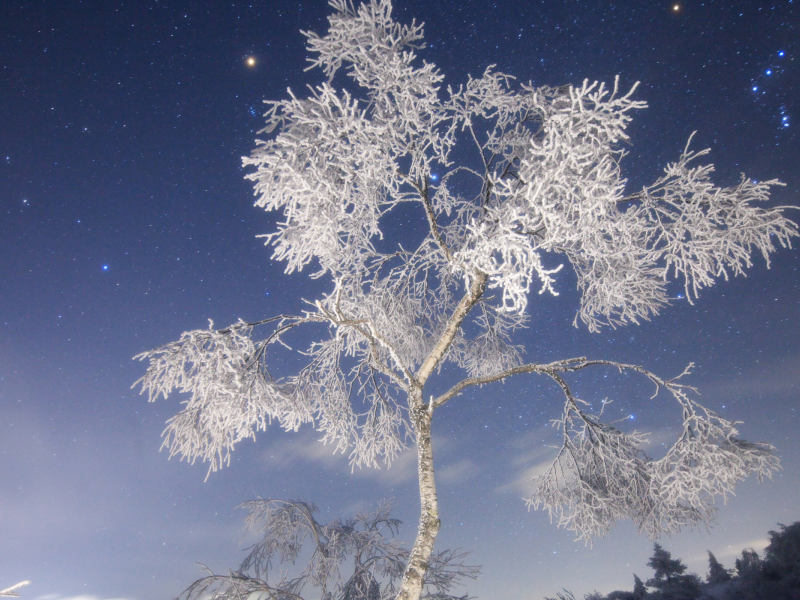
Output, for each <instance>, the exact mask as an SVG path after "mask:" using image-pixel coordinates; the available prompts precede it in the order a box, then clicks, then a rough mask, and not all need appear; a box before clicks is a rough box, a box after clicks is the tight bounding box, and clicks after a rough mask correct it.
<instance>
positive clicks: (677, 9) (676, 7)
mask: <svg viewBox="0 0 800 600" xmlns="http://www.w3.org/2000/svg"><path fill="white" fill-rule="evenodd" d="M680 9H681V5H680V4H673V5H672V10H673V11H674V12H678V11H679V10H680Z"/></svg>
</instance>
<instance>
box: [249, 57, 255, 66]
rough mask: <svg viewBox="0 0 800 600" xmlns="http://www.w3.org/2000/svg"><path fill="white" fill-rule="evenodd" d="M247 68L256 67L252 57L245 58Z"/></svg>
mask: <svg viewBox="0 0 800 600" xmlns="http://www.w3.org/2000/svg"><path fill="white" fill-rule="evenodd" d="M247 66H248V67H255V66H256V59H255V58H253V57H252V56H248V57H247Z"/></svg>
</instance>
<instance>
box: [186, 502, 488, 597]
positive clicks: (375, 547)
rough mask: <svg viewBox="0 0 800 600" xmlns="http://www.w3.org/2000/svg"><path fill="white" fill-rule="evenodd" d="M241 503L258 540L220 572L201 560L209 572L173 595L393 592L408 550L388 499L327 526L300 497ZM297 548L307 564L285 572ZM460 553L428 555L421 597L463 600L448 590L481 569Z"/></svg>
mask: <svg viewBox="0 0 800 600" xmlns="http://www.w3.org/2000/svg"><path fill="white" fill-rule="evenodd" d="M242 507H243V508H246V509H248V511H249V514H248V516H247V530H248V531H249V532H250V533H254V534H257V535H258V536H259V537H260V539H259V540H258V541H257V542H256V543H255V544H253V545H252V546H251V547H250V548H248V550H249V552H248V554H247V557H245V559H244V560H243V561H242V564H241V565H240V566H239V568H238V569H236V570H233V571H229V572H228V574H227V575H215V574H214V573H212V572H211V571H210V569H208V567H205V566H203V565H201V567H202V568H203V570H205V571H206V572H208V575H206V576H205V577H202V578H201V579H198V580H197V581H195V582H194V583H193V584H192V585H190V586H189V587H188V588H187V589H186V590H185V591H184V592H183V593H182V594H181V595H180V596H178V598H177V599H176V600H241V599H242V598H264V599H271V600H272V599H274V600H303V599H304V598H312V597H313V598H322V599H323V600H391V599H392V598H394V597H395V594H396V591H397V586H396V584H397V583H398V581H399V580H400V578H401V577H402V576H403V572H404V571H405V565H406V561H407V560H408V550H406V549H405V548H403V547H402V546H401V545H399V544H398V543H397V541H396V540H395V539H394V537H395V535H396V534H397V532H398V529H399V527H400V521H399V520H398V519H395V518H393V517H392V516H391V512H392V509H393V508H394V504H393V503H392V502H381V503H379V505H378V508H377V509H376V510H375V511H374V512H373V511H365V510H361V511H359V512H358V513H357V514H356V515H355V516H354V517H352V518H349V519H344V520H342V519H334V520H333V521H331V522H330V523H328V524H327V525H323V524H322V523H320V522H318V521H317V518H316V513H317V512H318V510H317V507H316V506H314V505H313V504H310V503H308V502H304V501H302V500H270V499H266V500H264V499H259V500H252V501H250V502H246V503H245V504H243V505H242ZM307 546H308V547H310V550H309V549H307V548H306V547H307ZM309 552H310V554H309ZM301 555H304V556H309V558H308V564H306V566H305V567H304V568H303V569H302V570H300V573H299V574H298V575H296V576H295V577H289V574H288V571H286V570H284V569H283V568H282V567H285V566H288V564H292V565H295V563H296V561H297V559H298V558H299V557H300V556H301ZM466 555H467V553H464V552H459V551H453V550H444V551H441V552H437V553H435V554H434V555H433V556H431V560H430V563H429V565H428V571H427V573H426V574H425V581H424V582H423V586H422V590H423V591H422V596H421V598H424V599H427V600H468V598H467V596H459V597H456V596H453V595H452V594H451V593H450V592H451V591H452V589H453V588H454V587H456V586H458V585H459V584H463V582H464V579H475V577H476V576H477V574H478V572H479V570H480V569H479V568H478V567H475V566H470V565H466V564H465V563H464V560H463V559H464V558H465V557H466ZM344 569H347V570H348V571H349V570H350V569H352V574H351V575H349V576H344V575H343V573H342V570H344ZM276 579H277V581H276ZM311 590H313V591H311ZM309 594H312V595H309Z"/></svg>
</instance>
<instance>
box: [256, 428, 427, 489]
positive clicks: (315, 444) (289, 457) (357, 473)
mask: <svg viewBox="0 0 800 600" xmlns="http://www.w3.org/2000/svg"><path fill="white" fill-rule="evenodd" d="M319 436H320V434H319V432H316V431H310V430H309V431H306V432H304V433H300V434H295V435H291V436H289V435H287V436H283V437H282V438H281V439H276V440H275V441H274V442H273V443H271V444H270V445H269V446H268V447H267V448H266V449H265V450H264V451H263V452H262V453H261V457H262V460H263V461H264V462H265V463H266V464H268V465H269V467H270V468H278V469H294V468H296V467H298V466H301V465H303V466H304V465H309V464H318V465H319V466H321V467H323V468H325V469H326V470H328V471H332V472H336V473H340V474H342V475H346V476H348V477H353V478H355V479H369V480H375V481H376V482H378V483H384V482H385V483H386V484H387V485H397V484H399V483H405V482H408V481H413V480H414V479H416V477H417V459H416V455H415V453H414V452H413V451H405V452H403V453H401V454H400V455H399V456H398V457H397V458H396V459H395V460H394V461H393V462H392V464H391V467H389V468H387V467H386V466H385V465H384V464H382V463H380V462H379V468H372V467H364V468H358V467H356V468H355V469H354V468H353V467H352V466H351V465H350V458H349V452H348V451H347V450H346V451H345V452H344V453H342V452H341V451H338V452H337V451H336V446H334V445H332V444H323V443H322V442H320V441H319Z"/></svg>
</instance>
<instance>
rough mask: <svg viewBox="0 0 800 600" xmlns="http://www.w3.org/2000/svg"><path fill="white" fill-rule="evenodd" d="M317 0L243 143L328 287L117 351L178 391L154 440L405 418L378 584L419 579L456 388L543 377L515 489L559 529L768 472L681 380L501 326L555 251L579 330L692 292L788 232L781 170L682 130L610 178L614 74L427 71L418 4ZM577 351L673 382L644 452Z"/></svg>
mask: <svg viewBox="0 0 800 600" xmlns="http://www.w3.org/2000/svg"><path fill="white" fill-rule="evenodd" d="M330 5H331V7H332V8H333V14H332V15H331V16H330V17H329V21H330V27H329V30H328V32H327V34H326V35H324V36H319V35H317V34H314V33H310V32H304V35H305V36H306V38H307V39H308V52H309V54H310V55H311V58H310V59H309V60H310V62H311V67H309V68H319V69H321V70H322V72H323V73H324V75H325V76H326V78H327V79H326V81H325V82H323V83H321V84H320V85H318V86H317V87H313V88H309V89H308V90H307V91H305V92H304V93H303V94H297V93H295V92H293V91H291V90H289V91H288V95H287V99H286V100H281V101H275V102H269V103H268V110H267V112H266V115H265V116H266V119H267V126H266V128H265V129H264V130H263V131H261V132H260V133H261V134H263V136H264V137H263V139H261V140H259V141H258V142H257V148H256V149H255V151H254V152H253V153H252V155H251V156H250V157H247V158H244V164H245V166H248V167H251V168H252V169H253V171H252V172H251V173H250V174H248V175H247V178H248V179H250V180H252V181H253V182H254V184H255V193H256V197H257V200H256V205H257V206H259V207H261V208H264V209H265V210H268V211H275V212H278V213H279V214H280V215H281V216H280V219H279V222H278V224H277V228H276V230H275V231H274V232H272V233H270V234H268V235H266V236H265V237H266V242H267V244H269V245H271V246H272V248H273V258H275V259H277V260H281V261H284V262H285V263H286V272H287V273H291V272H293V271H300V270H302V269H306V268H310V269H311V277H314V278H325V279H326V280H328V281H330V288H329V293H327V294H325V295H323V296H322V297H320V298H318V299H316V300H314V301H312V302H306V303H300V307H305V309H304V310H303V309H302V308H298V311H297V313H296V314H294V315H279V316H277V317H274V318H271V319H266V320H264V321H259V322H257V323H245V322H239V323H236V324H234V325H231V326H230V327H227V328H224V329H219V330H216V329H214V328H213V326H212V327H210V328H209V329H208V330H197V331H190V332H187V333H185V334H184V335H183V336H182V337H181V339H180V340H178V341H176V342H172V343H170V344H167V345H166V346H162V347H161V348H158V349H155V350H152V351H150V352H146V353H144V354H141V355H140V356H139V358H140V359H146V360H148V361H149V368H148V370H147V372H146V374H145V375H144V377H143V378H142V379H141V380H140V381H139V382H138V383H140V384H141V385H142V391H147V393H148V394H149V397H150V400H151V401H152V400H154V399H155V398H156V397H157V396H159V395H163V396H164V397H166V396H168V395H169V394H171V393H172V392H174V391H177V392H185V393H187V394H188V400H186V401H185V406H184V408H183V410H182V411H181V412H180V413H178V415H176V416H175V417H173V418H172V419H171V420H170V421H169V422H168V425H167V428H166V430H165V432H164V437H165V439H164V445H165V446H166V447H167V448H169V451H170V453H171V454H179V455H181V456H182V457H185V458H186V459H188V460H190V461H194V460H195V459H197V458H200V459H202V460H203V461H208V462H209V463H210V469H209V472H211V471H214V470H216V469H217V468H219V467H220V466H222V465H223V464H227V463H228V462H229V461H230V452H231V450H232V449H233V447H234V445H235V444H236V443H237V442H238V441H240V440H242V439H244V438H248V437H255V434H256V432H257V431H258V430H264V429H266V427H267V425H268V424H269V423H270V422H271V421H272V420H276V421H277V422H278V423H279V424H280V425H281V426H282V427H284V428H285V429H290V430H295V429H297V428H298V427H299V426H300V425H301V424H303V423H312V424H313V425H314V427H316V428H317V429H318V430H319V431H320V432H321V434H322V440H323V441H325V442H326V443H331V444H333V445H334V447H335V448H336V449H337V450H340V451H345V452H349V454H350V459H351V461H352V464H353V465H354V466H359V467H361V466H378V465H379V463H381V462H383V463H386V464H390V463H391V461H392V460H393V459H394V458H395V457H396V456H397V454H398V453H399V452H400V451H402V450H403V449H404V448H405V446H406V444H407V443H408V441H409V440H411V441H412V443H413V444H414V445H415V446H416V449H417V452H418V456H419V468H420V494H421V502H422V514H421V518H420V530H419V536H418V538H417V542H416V544H415V546H414V549H413V550H412V552H411V554H410V558H409V564H408V567H407V571H406V575H405V578H404V582H403V587H402V590H401V592H400V594H399V596H398V597H399V598H417V597H418V596H419V589H420V586H421V585H422V584H421V582H422V581H423V579H424V573H425V569H426V564H427V562H426V561H427V560H428V557H429V556H430V551H431V549H432V547H433V542H434V540H435V537H436V532H437V531H438V527H439V517H438V504H437V499H436V488H435V483H434V471H433V454H432V446H431V441H430V423H431V420H432V418H433V414H434V410H435V409H437V408H439V407H440V406H442V405H443V404H444V403H445V402H447V401H449V400H451V399H452V398H454V397H455V396H457V395H458V394H459V393H460V392H461V391H462V390H463V389H465V388H466V387H468V386H474V385H483V384H488V383H492V382H494V381H499V380H501V379H504V378H506V377H510V376H514V375H520V374H523V373H532V374H539V375H544V376H547V377H549V378H551V379H552V380H553V382H554V384H555V385H556V386H557V387H558V388H560V389H561V390H562V391H563V393H564V402H565V403H564V411H563V414H562V416H561V418H560V419H558V420H557V424H558V425H559V426H560V427H561V428H562V430H563V436H564V438H563V440H564V442H563V448H562V449H561V451H560V452H559V453H558V455H557V457H556V459H555V461H554V463H553V466H552V468H551V469H550V470H549V471H548V472H547V473H546V474H545V475H544V476H543V477H542V478H540V479H539V480H538V481H536V482H534V490H533V492H532V495H531V497H530V499H529V500H528V502H529V504H530V505H532V506H534V507H540V506H541V507H543V508H544V509H546V510H548V511H550V513H551V515H553V516H555V517H556V518H557V519H558V521H559V523H560V524H562V525H564V526H566V527H568V528H569V529H571V530H573V531H575V532H576V534H577V536H578V537H579V538H583V539H586V540H588V539H590V538H591V536H595V535H603V534H605V533H607V532H608V531H609V529H610V528H611V526H612V525H613V524H614V522H616V521H617V520H618V519H622V518H629V519H632V520H633V521H634V522H635V523H636V525H637V526H638V528H639V529H640V530H641V531H642V532H644V533H647V534H648V535H650V536H653V537H655V536H657V535H658V534H659V533H661V532H665V531H666V532H673V531H676V530H677V529H679V528H680V527H681V526H694V525H697V524H699V523H702V522H707V521H708V520H709V519H711V518H712V517H713V513H714V502H715V498H717V497H720V496H721V497H723V498H724V497H725V496H726V495H727V494H729V493H730V492H731V490H732V488H733V485H734V484H735V483H736V482H737V481H739V480H741V479H742V478H744V477H746V476H747V475H748V474H751V473H754V474H755V475H756V476H757V477H758V478H759V479H760V478H761V477H763V476H765V475H769V474H770V472H771V471H772V470H773V469H775V468H776V467H777V466H778V461H777V459H776V458H775V456H774V453H773V450H774V449H773V448H772V447H771V446H768V445H759V444H750V443H747V442H744V441H742V440H740V439H738V438H737V437H736V436H737V431H736V429H735V423H732V422H729V421H726V420H725V419H723V418H721V417H720V416H718V415H716V414H714V413H712V412H711V411H709V410H707V409H705V408H703V407H702V406H700V405H699V404H697V403H696V402H695V400H694V399H692V397H691V393H692V389H691V388H689V387H687V386H686V385H685V384H683V383H682V381H683V380H682V379H681V380H680V381H679V378H674V379H662V378H660V377H659V376H657V375H655V374H653V373H651V372H650V371H647V370H646V369H644V368H643V367H641V366H638V365H623V364H619V363H615V362H613V361H608V360H588V359H586V358H582V357H578V358H569V359H565V360H560V361H555V362H552V363H549V364H526V363H524V361H523V355H524V347H523V346H522V345H520V340H521V339H522V336H520V335H518V333H519V331H520V330H522V329H524V328H525V327H526V326H527V324H528V316H527V312H526V311H527V305H528V302H529V297H530V292H531V288H533V289H534V290H535V291H538V292H539V293H540V294H553V295H556V294H557V292H558V286H559V277H560V273H562V271H565V270H566V269H564V267H571V268H572V270H573V271H574V273H575V274H576V275H577V285H578V290H579V292H580V298H581V301H580V308H579V309H578V311H577V315H576V318H575V325H576V326H577V325H581V324H583V325H584V326H586V327H588V329H589V330H591V331H593V332H597V331H600V330H601V329H602V328H603V327H608V326H610V327H619V326H622V325H627V324H631V323H633V324H635V323H639V322H640V321H641V320H643V319H649V318H651V317H652V316H654V315H656V314H658V312H659V310H660V309H661V308H662V307H663V306H664V305H666V304H668V296H667V291H666V290H667V285H668V282H669V281H670V280H678V281H680V282H681V284H682V285H683V286H684V288H685V294H686V297H687V299H689V301H694V299H696V298H697V295H698V293H699V292H700V291H701V290H702V289H703V288H705V287H708V286H710V285H713V284H714V282H715V281H716V280H718V279H720V278H725V279H727V278H728V276H729V275H741V274H743V273H744V271H745V269H747V268H748V267H750V266H751V263H752V257H753V255H754V254H759V255H761V256H762V257H763V258H764V259H765V260H766V261H767V264H768V261H769V254H770V253H771V252H773V251H774V250H775V249H776V246H784V247H786V246H789V242H790V239H791V237H793V236H795V235H797V228H796V226H795V224H794V223H792V222H791V221H789V220H788V219H786V218H785V217H784V216H783V212H784V209H783V208H782V207H777V208H776V207H769V206H768V205H765V204H764V203H765V201H767V200H768V199H769V194H770V190H771V188H772V187H774V186H776V185H781V184H780V183H779V182H778V181H775V180H772V181H762V182H758V183H756V182H754V181H752V180H750V179H748V178H747V177H745V176H744V175H742V178H741V181H740V182H739V183H738V184H737V185H735V186H733V187H728V188H722V187H717V186H716V185H714V183H713V182H712V181H711V175H712V172H713V166H712V165H710V164H702V158H703V157H704V156H705V155H706V154H707V153H708V150H703V151H694V150H691V149H690V145H689V143H688V142H687V144H686V147H685V149H684V150H683V151H682V152H681V153H680V155H679V156H678V159H677V160H676V161H675V162H674V163H671V164H669V165H668V166H667V167H666V169H665V170H664V174H663V175H662V176H661V177H659V178H657V179H656V180H655V182H654V183H653V184H652V185H649V186H646V187H644V188H642V189H641V190H639V191H635V192H634V193H630V192H628V193H626V191H625V188H626V179H625V178H624V177H623V175H622V165H623V163H624V159H625V154H626V152H625V150H624V149H623V144H625V143H627V142H628V141H629V140H628V136H627V134H626V133H625V130H626V127H627V126H628V124H629V123H630V121H631V119H632V116H633V113H634V112H635V111H637V110H640V109H643V108H644V107H645V103H644V102H642V101H640V100H635V99H634V92H635V89H636V85H633V86H631V87H630V89H629V91H627V92H625V91H621V90H620V83H619V81H618V79H616V80H615V81H614V82H613V84H612V85H610V86H607V85H605V84H602V83H598V82H594V83H590V82H589V81H584V82H583V83H582V84H580V85H578V86H562V87H557V88H554V87H548V86H534V85H532V84H521V85H518V84H516V83H515V80H514V78H513V77H511V76H510V75H506V74H503V73H500V72H497V71H495V70H494V68H492V67H490V68H488V69H487V70H486V71H485V72H484V73H483V75H482V76H480V77H478V78H470V79H469V80H468V81H467V82H466V84H464V85H461V86H458V87H447V88H444V87H443V79H444V77H443V75H442V74H441V73H440V72H439V71H438V70H437V69H436V67H435V66H434V65H433V64H431V63H428V62H424V61H420V60H419V59H418V57H417V56H416V54H415V51H416V50H417V49H418V48H420V47H422V42H421V40H422V26H421V25H419V24H417V23H415V22H414V23H412V24H411V25H401V24H399V23H397V22H395V21H394V20H393V19H392V16H391V8H392V7H391V3H390V2H389V0H370V1H369V2H365V3H364V4H361V5H360V6H358V7H357V8H356V7H354V6H353V5H352V4H350V3H349V2H347V1H346V0H332V1H331V2H330ZM689 141H691V137H690V139H689ZM454 157H459V161H460V162H458V163H457V162H456V159H455V158H454ZM399 205H406V208H405V213H404V214H413V215H416V216H417V218H418V223H417V225H413V224H412V226H411V227H410V228H409V232H410V233H408V234H405V233H403V234H402V240H404V243H405V244H406V245H408V244H409V243H410V242H409V240H414V239H415V237H414V235H413V232H417V233H419V235H418V236H417V237H416V241H415V242H413V244H414V245H413V246H411V247H409V248H406V247H403V246H402V245H400V242H401V240H400V239H398V238H397V236H398V232H397V230H396V229H391V230H387V229H386V227H385V224H386V221H387V219H385V218H384V217H385V216H386V215H387V214H388V213H390V212H392V211H393V210H395V209H397V207H398V206H399ZM414 211H416V212H414ZM420 240H421V241H420ZM298 327H301V328H303V329H312V330H314V331H315V332H316V333H315V334H314V335H316V337H315V338H314V339H315V340H316V341H314V342H313V343H311V344H310V346H308V347H307V348H305V350H304V354H305V356H306V357H307V359H308V362H307V366H306V367H304V368H303V369H301V370H300V371H299V372H298V373H296V374H294V375H288V376H281V377H275V376H273V375H272V374H271V373H270V371H269V369H268V362H269V357H270V356H271V353H272V352H273V350H279V346H285V347H286V348H288V346H287V344H288V343H290V339H291V338H292V337H293V336H295V333H294V330H295V329H297V328H298ZM260 332H263V333H260ZM309 333H311V332H309ZM306 335H308V334H306ZM295 339H296V336H295ZM302 339H308V337H304V338H302ZM274 344H277V346H276V345H274ZM448 363H449V364H450V365H452V367H455V368H457V369H460V370H461V371H462V372H463V377H464V379H463V380H462V381H461V382H459V383H457V384H456V385H454V386H453V387H452V388H451V389H450V390H449V391H448V392H446V393H445V394H442V395H441V396H439V397H437V398H432V397H430V396H429V395H428V397H429V398H430V399H429V400H426V399H425V398H426V394H425V385H426V382H427V380H428V378H429V377H430V376H432V375H433V374H434V373H439V369H440V368H441V367H442V366H443V365H445V364H448ZM584 368H598V369H601V368H611V369H617V370H621V371H631V372H634V373H640V374H641V375H642V376H644V377H646V378H648V379H649V380H650V381H652V382H653V383H654V384H655V385H656V392H658V391H660V390H663V391H665V392H667V393H669V394H671V395H672V397H673V398H674V399H675V400H676V401H677V402H678V404H679V405H680V406H681V407H682V409H683V423H682V427H681V428H680V435H679V437H678V439H677V441H676V442H675V444H674V446H673V447H672V448H671V449H670V450H669V452H668V453H667V455H666V456H665V457H663V458H662V459H660V460H652V459H650V458H649V457H647V456H646V455H645V454H644V452H643V451H642V450H641V447H642V444H643V441H644V439H645V438H644V435H643V434H640V433H633V434H623V433H622V432H621V431H619V430H618V429H617V428H616V427H614V425H613V424H607V423H603V422H602V421H601V417H600V416H596V415H591V414H588V413H587V412H586V408H585V406H584V405H583V404H582V403H581V401H580V400H579V399H577V398H576V397H574V395H573V394H572V392H571V390H570V387H569V385H568V381H567V379H566V378H567V377H568V376H569V375H570V374H571V373H572V372H574V371H577V370H581V369H584ZM451 372H452V369H451ZM687 374H688V369H687V372H685V373H683V374H682V375H681V376H680V377H683V376H685V375H687ZM454 408H455V407H454Z"/></svg>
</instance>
